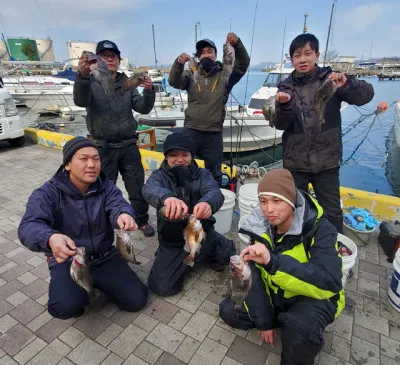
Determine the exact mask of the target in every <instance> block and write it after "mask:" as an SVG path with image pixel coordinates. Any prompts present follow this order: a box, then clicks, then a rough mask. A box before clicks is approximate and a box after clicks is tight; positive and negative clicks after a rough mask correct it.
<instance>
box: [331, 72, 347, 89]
mask: <svg viewBox="0 0 400 365" xmlns="http://www.w3.org/2000/svg"><path fill="white" fill-rule="evenodd" d="M328 78H329V79H330V80H332V81H333V82H335V84H336V86H337V87H342V86H343V85H344V84H345V83H346V81H347V77H346V75H345V74H342V73H340V72H332V73H331V74H330V75H329V76H328Z"/></svg>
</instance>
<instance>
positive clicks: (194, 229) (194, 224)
mask: <svg viewBox="0 0 400 365" xmlns="http://www.w3.org/2000/svg"><path fill="white" fill-rule="evenodd" d="M183 236H184V238H185V246H184V247H183V249H184V250H185V251H186V252H189V255H188V256H186V257H185V259H184V260H183V263H184V264H186V265H189V266H193V265H194V258H195V256H196V253H199V252H200V249H201V243H202V242H203V240H204V239H205V238H206V234H205V232H204V230H203V226H202V224H201V222H200V221H199V220H198V219H197V218H196V217H195V216H194V215H193V214H190V215H189V218H188V224H187V226H186V228H185V230H184V231H183Z"/></svg>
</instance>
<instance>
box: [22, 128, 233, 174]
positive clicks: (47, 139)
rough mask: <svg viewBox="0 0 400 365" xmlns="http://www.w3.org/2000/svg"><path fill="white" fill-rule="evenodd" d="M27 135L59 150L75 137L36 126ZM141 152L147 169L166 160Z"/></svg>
mask: <svg viewBox="0 0 400 365" xmlns="http://www.w3.org/2000/svg"><path fill="white" fill-rule="evenodd" d="M25 135H26V136H27V137H28V139H30V140H31V141H32V142H33V143H36V144H39V145H42V146H46V147H52V148H57V149H59V150H61V149H62V148H63V147H64V145H65V143H66V142H67V141H69V140H70V139H72V138H74V136H71V135H69V134H63V133H57V132H49V131H43V130H41V129H36V128H25ZM140 154H141V156H142V164H143V167H144V169H145V170H156V169H158V168H159V167H160V166H161V164H162V162H163V161H164V154H163V153H161V152H156V151H151V150H145V149H142V148H141V149H140ZM196 162H197V164H198V165H199V166H200V167H203V168H204V161H203V160H197V159H196ZM222 172H224V173H226V174H227V175H229V176H231V174H230V168H229V166H227V165H222ZM233 176H236V168H235V167H234V169H233Z"/></svg>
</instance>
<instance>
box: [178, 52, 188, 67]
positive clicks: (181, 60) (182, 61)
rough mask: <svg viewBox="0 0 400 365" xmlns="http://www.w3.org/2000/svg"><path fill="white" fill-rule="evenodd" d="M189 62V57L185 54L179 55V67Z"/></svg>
mask: <svg viewBox="0 0 400 365" xmlns="http://www.w3.org/2000/svg"><path fill="white" fill-rule="evenodd" d="M189 60H190V56H189V55H188V54H187V53H181V54H180V55H179V57H178V62H179V63H180V64H181V65H184V64H185V63H186V62H187V61H189Z"/></svg>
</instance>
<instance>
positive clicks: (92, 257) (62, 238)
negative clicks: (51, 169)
mask: <svg viewBox="0 0 400 365" xmlns="http://www.w3.org/2000/svg"><path fill="white" fill-rule="evenodd" d="M103 178H104V176H103V175H100V156H99V152H98V150H97V147H96V145H95V144H94V143H93V142H92V141H91V140H89V139H87V138H83V137H76V138H73V139H72V140H70V141H68V142H67V143H66V144H65V146H64V149H63V165H62V166H61V167H60V169H59V170H58V172H57V173H56V175H55V176H54V177H53V178H51V179H50V180H49V181H48V182H46V183H45V184H44V185H42V186H41V187H40V188H39V189H36V190H35V191H34V192H33V193H32V195H31V196H30V198H29V201H28V204H27V207H26V212H25V214H24V216H23V218H22V220H21V224H20V226H19V229H18V236H19V239H20V241H21V242H22V244H23V245H24V246H26V247H27V248H29V249H30V250H32V251H38V252H44V253H45V254H46V256H47V261H48V263H49V270H50V278H51V280H50V287H49V302H48V311H49V313H50V314H51V315H52V316H53V317H56V318H61V319H68V318H71V317H79V316H80V315H82V314H83V312H84V308H85V307H86V306H87V305H88V304H89V296H88V293H87V292H86V291H85V290H84V289H82V288H81V287H79V286H78V285H77V284H76V283H75V281H73V280H72V278H71V275H70V267H71V259H72V257H73V256H74V255H75V254H76V248H77V247H84V248H85V251H86V258H87V261H88V264H89V267H90V274H91V277H92V282H93V287H95V288H98V289H100V290H101V291H103V292H104V293H105V294H106V295H107V296H108V297H109V299H110V300H111V301H113V302H114V303H115V304H116V305H117V306H118V307H119V308H120V309H122V310H126V311H138V310H140V309H142V308H143V307H144V306H145V305H146V302H147V295H148V290H147V288H146V286H145V285H144V284H143V283H142V282H141V281H140V279H139V278H138V276H137V275H136V274H135V273H134V272H133V271H132V270H131V269H130V267H129V266H128V264H127V263H126V262H125V261H124V260H123V259H122V258H121V256H119V254H118V253H117V251H116V249H115V248H114V247H113V242H114V228H121V229H124V230H126V231H133V230H136V229H137V225H136V223H135V220H134V212H133V209H132V207H131V205H130V204H128V202H126V201H125V199H124V198H123V197H122V193H121V191H120V190H119V189H118V188H117V187H116V186H115V185H114V183H113V182H111V181H109V180H103Z"/></svg>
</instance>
